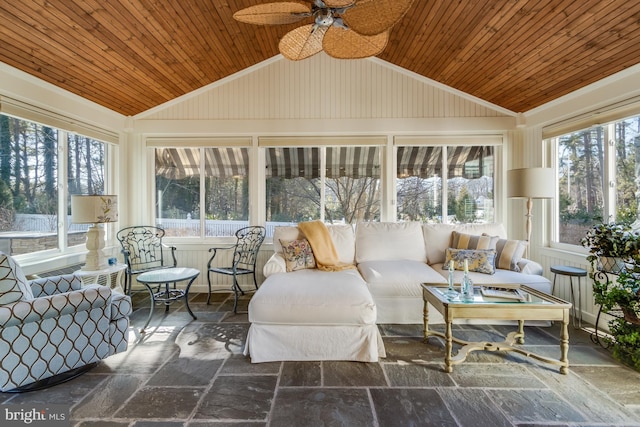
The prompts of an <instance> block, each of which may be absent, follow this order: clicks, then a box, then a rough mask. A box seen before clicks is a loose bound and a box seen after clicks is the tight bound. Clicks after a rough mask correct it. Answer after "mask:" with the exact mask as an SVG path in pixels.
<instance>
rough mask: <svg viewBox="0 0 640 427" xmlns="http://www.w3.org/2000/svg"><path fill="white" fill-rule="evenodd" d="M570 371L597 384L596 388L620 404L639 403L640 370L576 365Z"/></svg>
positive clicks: (622, 367) (623, 367)
mask: <svg viewBox="0 0 640 427" xmlns="http://www.w3.org/2000/svg"><path fill="white" fill-rule="evenodd" d="M572 371H573V372H575V373H577V374H578V375H580V376H581V377H582V378H584V379H586V380H587V381H589V382H590V383H591V384H597V385H598V389H599V390H601V391H603V392H605V393H606V394H607V395H608V396H609V397H610V398H611V399H613V400H614V401H616V402H619V403H620V404H622V405H634V406H635V405H640V372H637V371H634V370H633V369H631V368H628V367H626V366H610V367H604V366H600V367H598V366H576V367H574V368H572Z"/></svg>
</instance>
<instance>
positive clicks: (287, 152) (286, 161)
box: [267, 146, 380, 179]
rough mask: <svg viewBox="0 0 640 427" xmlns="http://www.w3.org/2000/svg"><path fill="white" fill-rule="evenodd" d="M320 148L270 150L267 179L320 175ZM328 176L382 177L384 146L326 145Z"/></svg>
mask: <svg viewBox="0 0 640 427" xmlns="http://www.w3.org/2000/svg"><path fill="white" fill-rule="evenodd" d="M320 153H321V151H320V149H319V148H318V147H297V148H282V147H272V148H269V149H267V178H271V177H280V178H298V177H301V178H310V179H313V178H319V177H320ZM326 177H327V178H340V177H349V178H366V177H375V178H379V177H380V147H377V146H364V147H347V146H344V147H326Z"/></svg>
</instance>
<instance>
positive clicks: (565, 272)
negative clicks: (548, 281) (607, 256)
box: [551, 265, 587, 328]
mask: <svg viewBox="0 0 640 427" xmlns="http://www.w3.org/2000/svg"><path fill="white" fill-rule="evenodd" d="M551 272H552V273H553V274H554V276H553V286H552V287H551V294H553V291H554V290H555V287H556V279H557V277H558V274H559V275H561V276H568V277H569V284H570V285H571V305H572V307H571V311H572V315H573V327H574V328H575V327H576V317H577V318H578V327H582V296H581V294H580V278H581V277H586V276H587V270H584V269H582V268H578V267H571V266H568V265H552V266H551ZM574 277H577V278H578V306H577V308H576V299H575V294H574V292H573V278H574ZM576 314H577V316H576Z"/></svg>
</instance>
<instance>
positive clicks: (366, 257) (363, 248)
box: [356, 222, 427, 264]
mask: <svg viewBox="0 0 640 427" xmlns="http://www.w3.org/2000/svg"><path fill="white" fill-rule="evenodd" d="M426 259H427V255H426V250H425V247H424V239H423V237H422V228H421V224H420V223H419V222H400V223H392V222H361V223H358V226H357V227H356V262H357V263H358V264H359V263H362V262H367V261H379V260H412V261H421V262H425V261H426Z"/></svg>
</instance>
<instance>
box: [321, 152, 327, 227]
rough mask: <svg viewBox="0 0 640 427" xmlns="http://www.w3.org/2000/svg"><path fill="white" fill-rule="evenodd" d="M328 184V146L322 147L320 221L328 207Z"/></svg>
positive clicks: (322, 219)
mask: <svg viewBox="0 0 640 427" xmlns="http://www.w3.org/2000/svg"><path fill="white" fill-rule="evenodd" d="M326 185H327V147H324V146H323V147H320V221H322V222H324V219H325V215H324V210H325V207H326V203H327V201H326V199H325V197H326V194H327V191H326Z"/></svg>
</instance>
